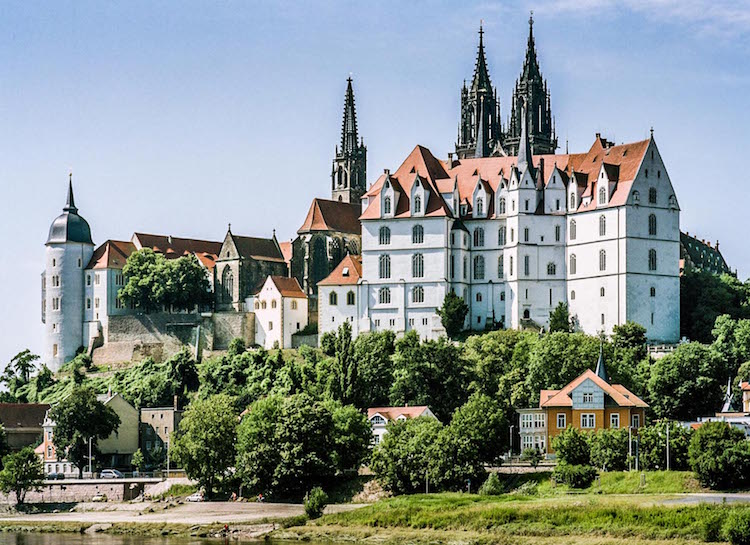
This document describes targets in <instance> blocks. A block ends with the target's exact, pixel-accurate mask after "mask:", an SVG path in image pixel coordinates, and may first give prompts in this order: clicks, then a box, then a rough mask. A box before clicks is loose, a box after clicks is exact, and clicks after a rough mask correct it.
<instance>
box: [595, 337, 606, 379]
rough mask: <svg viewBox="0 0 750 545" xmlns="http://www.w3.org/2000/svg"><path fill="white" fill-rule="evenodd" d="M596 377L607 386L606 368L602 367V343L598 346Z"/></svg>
mask: <svg viewBox="0 0 750 545" xmlns="http://www.w3.org/2000/svg"><path fill="white" fill-rule="evenodd" d="M595 373H596V375H597V376H598V377H599V378H600V379H602V380H603V381H604V382H606V383H608V384H609V375H607V367H606V366H605V365H604V343H600V344H599V360H598V361H597V362H596V371H595Z"/></svg>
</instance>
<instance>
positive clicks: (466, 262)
mask: <svg viewBox="0 0 750 545" xmlns="http://www.w3.org/2000/svg"><path fill="white" fill-rule="evenodd" d="M463 269H464V270H463V273H464V275H463V277H462V278H463V279H464V280H466V279H467V278H468V277H469V273H468V261H467V258H466V257H464V267H463Z"/></svg>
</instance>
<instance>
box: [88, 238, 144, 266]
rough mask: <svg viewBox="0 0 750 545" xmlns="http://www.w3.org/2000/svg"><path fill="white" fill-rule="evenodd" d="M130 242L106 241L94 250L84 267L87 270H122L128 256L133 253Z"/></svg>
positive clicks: (133, 248) (132, 246) (134, 248)
mask: <svg viewBox="0 0 750 545" xmlns="http://www.w3.org/2000/svg"><path fill="white" fill-rule="evenodd" d="M135 250H136V247H135V244H133V243H132V242H129V241H128V242H126V241H122V240H108V241H106V242H104V243H103V244H102V245H101V246H99V247H98V248H97V249H96V250H94V254H93V255H92V256H91V259H90V260H89V264H88V265H86V268H87V269H122V268H123V267H124V266H125V262H126V261H127V259H128V256H129V255H130V254H132V253H133V252H135Z"/></svg>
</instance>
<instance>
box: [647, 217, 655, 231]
mask: <svg viewBox="0 0 750 545" xmlns="http://www.w3.org/2000/svg"><path fill="white" fill-rule="evenodd" d="M648 234H649V235H651V236H656V214H651V215H650V216H649V217H648Z"/></svg>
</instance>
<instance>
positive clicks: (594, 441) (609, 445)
mask: <svg viewBox="0 0 750 545" xmlns="http://www.w3.org/2000/svg"><path fill="white" fill-rule="evenodd" d="M589 445H590V451H591V465H593V466H594V467H598V468H599V469H601V470H602V471H624V470H625V469H626V468H627V467H628V430H627V428H620V429H603V430H598V431H597V432H596V433H593V434H591V435H590V436H589Z"/></svg>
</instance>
